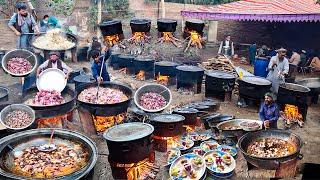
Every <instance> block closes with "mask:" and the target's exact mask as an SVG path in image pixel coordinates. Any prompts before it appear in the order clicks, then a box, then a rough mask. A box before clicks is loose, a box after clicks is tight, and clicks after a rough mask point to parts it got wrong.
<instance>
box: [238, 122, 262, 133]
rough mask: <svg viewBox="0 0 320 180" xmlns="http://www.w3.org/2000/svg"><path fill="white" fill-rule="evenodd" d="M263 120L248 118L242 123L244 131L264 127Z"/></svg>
mask: <svg viewBox="0 0 320 180" xmlns="http://www.w3.org/2000/svg"><path fill="white" fill-rule="evenodd" d="M262 124H263V123H262V121H258V120H246V121H243V122H241V123H240V126H241V128H242V129H243V130H244V131H256V130H259V129H262Z"/></svg>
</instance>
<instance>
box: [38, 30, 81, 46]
mask: <svg viewBox="0 0 320 180" xmlns="http://www.w3.org/2000/svg"><path fill="white" fill-rule="evenodd" d="M33 45H34V46H35V47H36V48H39V49H46V50H64V49H70V48H72V47H73V46H75V43H74V42H71V41H69V40H68V39H67V38H66V37H65V35H64V33H63V31H62V30H60V29H52V30H50V31H48V32H47V33H46V34H45V35H42V36H40V37H38V38H36V39H35V41H34V42H33Z"/></svg>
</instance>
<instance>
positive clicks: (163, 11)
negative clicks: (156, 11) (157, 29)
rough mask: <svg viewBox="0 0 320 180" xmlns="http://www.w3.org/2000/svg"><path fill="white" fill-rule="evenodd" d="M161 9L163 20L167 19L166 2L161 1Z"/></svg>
mask: <svg viewBox="0 0 320 180" xmlns="http://www.w3.org/2000/svg"><path fill="white" fill-rule="evenodd" d="M161 8H162V15H161V17H162V18H165V17H166V8H165V6H164V0H161Z"/></svg>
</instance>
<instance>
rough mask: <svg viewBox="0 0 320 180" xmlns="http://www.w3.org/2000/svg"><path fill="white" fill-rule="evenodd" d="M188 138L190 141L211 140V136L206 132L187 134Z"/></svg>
mask: <svg viewBox="0 0 320 180" xmlns="http://www.w3.org/2000/svg"><path fill="white" fill-rule="evenodd" d="M188 137H189V138H190V139H191V140H192V141H207V140H209V139H210V138H211V135H210V133H208V132H194V133H190V134H188Z"/></svg>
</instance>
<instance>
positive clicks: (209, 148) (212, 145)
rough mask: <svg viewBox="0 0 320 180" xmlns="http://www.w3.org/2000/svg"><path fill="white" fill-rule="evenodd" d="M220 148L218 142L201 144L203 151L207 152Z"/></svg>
mask: <svg viewBox="0 0 320 180" xmlns="http://www.w3.org/2000/svg"><path fill="white" fill-rule="evenodd" d="M219 146H220V145H219V143H218V142H217V141H204V142H202V143H201V144H200V147H201V149H202V150H204V151H205V152H208V151H212V150H216V149H217V148H218V147H219Z"/></svg>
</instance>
